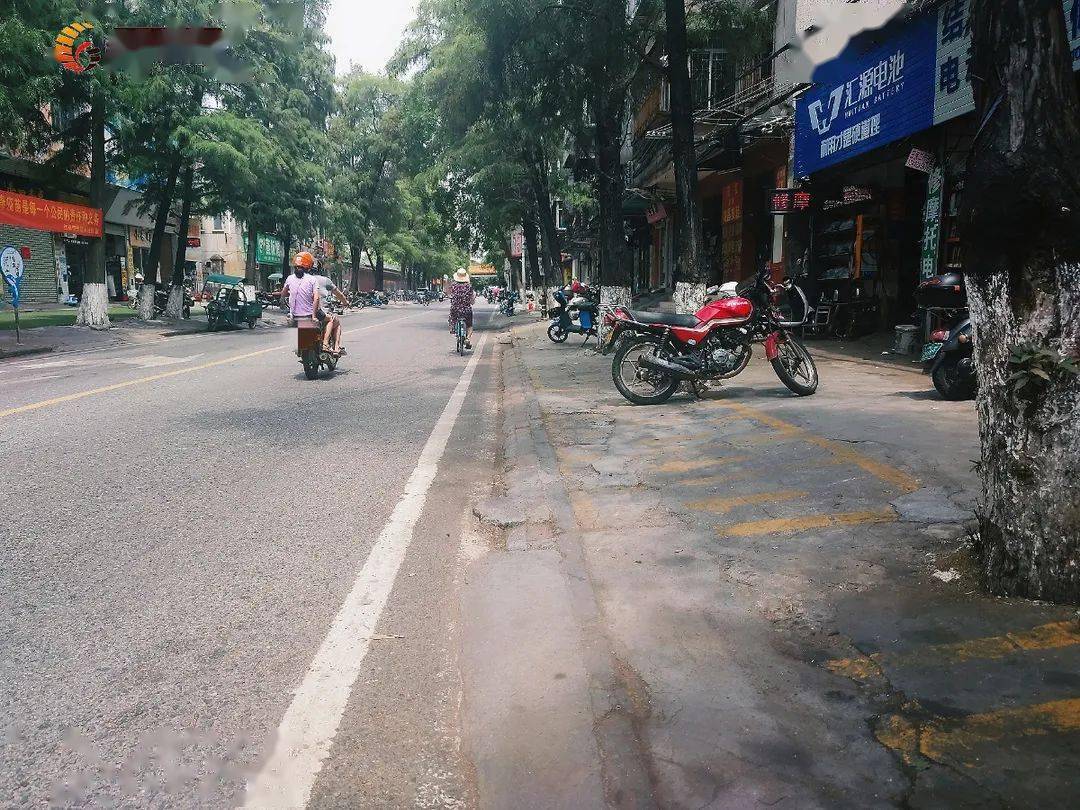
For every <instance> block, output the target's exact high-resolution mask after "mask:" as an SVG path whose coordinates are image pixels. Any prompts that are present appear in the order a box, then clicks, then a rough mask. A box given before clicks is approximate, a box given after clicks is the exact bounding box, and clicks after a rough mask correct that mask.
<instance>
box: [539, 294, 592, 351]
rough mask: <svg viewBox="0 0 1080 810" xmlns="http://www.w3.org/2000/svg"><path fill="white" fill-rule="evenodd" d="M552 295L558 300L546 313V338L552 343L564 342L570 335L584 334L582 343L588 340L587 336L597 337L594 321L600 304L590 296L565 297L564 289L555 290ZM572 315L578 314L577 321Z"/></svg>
mask: <svg viewBox="0 0 1080 810" xmlns="http://www.w3.org/2000/svg"><path fill="white" fill-rule="evenodd" d="M552 297H553V298H554V299H555V300H556V301H558V302H559V305H558V306H557V307H554V308H553V309H552V310H551V311H550V312H548V315H550V316H551V319H552V320H551V326H549V327H548V339H549V340H551V342H552V343H565V342H566V339H567V338H568V337H570V335H585V340H584V342H583V343H582V345H584V344H585V343H588V342H589V338H591V337H592V338H597V339H598V340H599V333H598V332H597V329H596V322H597V319H598V316H599V315H600V305H599V304H597V303H596V301H595V300H593V298H591V297H585V296H578V297H576V298H574V299H569V298H567V295H566V291H565V290H557V291H556V292H554V293H552ZM574 315H577V316H578V320H577V322H575V321H574Z"/></svg>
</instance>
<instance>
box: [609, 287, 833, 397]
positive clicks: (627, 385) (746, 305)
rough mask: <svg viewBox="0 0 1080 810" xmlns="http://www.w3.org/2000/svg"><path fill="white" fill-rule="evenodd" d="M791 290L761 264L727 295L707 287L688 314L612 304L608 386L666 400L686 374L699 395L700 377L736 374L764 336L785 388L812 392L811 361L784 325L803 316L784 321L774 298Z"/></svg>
mask: <svg viewBox="0 0 1080 810" xmlns="http://www.w3.org/2000/svg"><path fill="white" fill-rule="evenodd" d="M792 292H794V293H795V294H797V295H798V296H800V297H801V298H802V299H803V301H804V302H805V300H806V296H805V295H804V294H803V292H802V290H801V289H799V287H797V286H796V285H795V284H794V283H793V282H791V281H790V280H785V281H784V283H783V284H773V283H771V282H770V281H769V268H768V267H767V266H766V267H765V268H763V269H762V271H761V272H760V273H759V274H758V275H757V277H756V278H755V279H754V280H753V281H750V282H748V283H745V284H742V285H740V286H739V288H738V293H739V294H738V295H736V296H734V297H720V289H719V288H715V287H714V288H712V289H711V290H709V298H710V300H708V301H707V302H706V304H705V306H704V307H702V308H701V309H700V310H699V311H698V312H697V313H695V314H694V315H674V314H669V313H666V312H639V311H635V310H629V309H626V308H624V307H616V308H615V310H614V311H613V313H612V315H611V323H610V326H611V330H610V333H609V335H608V336H607V340H608V342H609V345H614V344H615V343H616V342H618V349H617V350H616V351H615V356H614V357H613V358H612V363H611V376H612V379H613V380H614V382H615V387H616V388H618V389H619V393H621V394H622V395H623V396H624V397H625V398H626V399H627V400H629V401H630V402H632V403H634V404H635V405H659V404H660V403H662V402H666V401H667V400H668V399H670V398H671V396H672V395H673V394H674V393H675V392H676V391H677V390H678V389H679V386H680V385H681V384H682V383H686V382H689V383H691V384H692V385H693V388H694V391H695V392H696V393H697V394H699V395H700V394H701V390H702V386H703V385H705V384H706V383H708V382H711V381H715V380H727V379H731V378H732V377H735V376H738V375H739V374H741V373H742V372H743V371H744V370H745V369H746V367H747V365H749V363H750V358H751V356H752V354H753V347H752V344H754V343H756V342H763V343H764V344H765V354H766V356H767V357H768V358H769V361H770V362H771V363H772V367H773V370H774V371H775V372H776V376H777V377H779V378H780V381H781V382H782V383H783V384H784V385H785V386H787V388H788V389H789V390H791V391H792V392H793V393H795V394H798V395H799V396H810V395H812V394H814V393H816V392H817V388H818V371H817V366H816V364H815V363H814V359H813V358H812V357H811V356H810V353H809V352H808V351H807V350H806V347H805V346H803V345H802V343H800V342H799V341H798V340H796V339H795V338H794V337H793V336H792V335H791V332H790V330H792V329H795V328H797V327H799V326H802V325H803V322H793V321H785V320H784V319H783V316H782V314H781V312H780V304H781V299H786V297H787V295H788V294H789V293H792ZM804 311H805V312H809V306H806V307H805V309H804Z"/></svg>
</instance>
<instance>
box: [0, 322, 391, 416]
mask: <svg viewBox="0 0 1080 810" xmlns="http://www.w3.org/2000/svg"><path fill="white" fill-rule="evenodd" d="M405 320H409V318H397V319H396V320H393V321H386V322H384V323H377V324H371V325H370V326H365V327H364V328H363V329H353V330H352V331H351V332H346V333H345V334H355V333H357V332H364V331H367V330H368V329H377V328H380V327H383V326H387V325H389V324H391V323H397V322H398V321H405ZM287 348H288V347H287V346H272V347H270V348H269V349H259V350H258V351H255V352H248V353H247V354H238V355H234V356H233V357H226V358H225V359H223V360H214V361H213V362H211V363H203V364H202V365H199V366H192V367H191V368H181V369H176V370H175V371H164V372H162V373H160V374H151V375H150V376H149V377H139V378H137V379H134V380H127V381H125V382H121V383H115V384H113V385H105V386H102V387H101V388H91V389H89V390H86V391H77V392H76V393H74V394H65V395H64V396H62V397H53V398H52V399H44V400H41V401H40V402H31V403H30V404H29V405H20V406H19V407H17V408H9V409H8V410H6V411H0V419H6V418H7V417H9V416H16V415H17V414H20V413H29V412H31V411H37V410H41V409H42V408H48V407H50V406H52V405H62V404H64V403H65V402H75V401H77V400H80V399H86V398H87V397H93V396H97V395H99V394H108V393H111V392H113V391H121V390H123V389H124V388H132V387H133V386H136V385H145V384H146V383H152V382H158V381H160V380H167V379H169V378H170V377H179V376H181V375H184V374H194V373H195V372H196V371H205V370H206V369H208V368H216V367H217V366H226V365H228V364H229V363H239V362H240V361H241V360H250V359H251V358H252V357H261V356H262V355H264V354H270V353H271V352H280V351H283V350H285V349H287Z"/></svg>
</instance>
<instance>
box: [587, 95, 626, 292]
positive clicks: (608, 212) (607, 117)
mask: <svg viewBox="0 0 1080 810" xmlns="http://www.w3.org/2000/svg"><path fill="white" fill-rule="evenodd" d="M625 98H626V94H625V92H624V91H623V89H622V88H619V89H618V90H616V91H614V92H612V93H611V94H610V95H608V94H606V93H600V94H598V98H597V100H596V104H595V118H596V163H597V179H596V185H597V189H596V190H597V195H596V198H597V202H598V204H599V209H600V210H599V219H600V278H599V283H600V288H601V292H602V291H603V287H604V286H605V285H609V284H610V285H611V286H613V287H623V288H627V289H629V287H630V270H629V266H628V265H627V262H626V232H625V229H624V227H623V213H622V206H623V196H624V195H625V193H626V183H625V179H624V177H623V169H622V145H623V143H622V141H623V126H622V124H623V120H622V119H623V111H624V106H625Z"/></svg>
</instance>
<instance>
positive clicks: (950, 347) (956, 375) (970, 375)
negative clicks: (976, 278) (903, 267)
mask: <svg viewBox="0 0 1080 810" xmlns="http://www.w3.org/2000/svg"><path fill="white" fill-rule="evenodd" d="M917 300H918V304H919V306H920V307H922V308H924V309H927V310H933V311H937V312H941V313H943V314H945V315H946V317H947V318H949V319H951V320H952V325H951V326H950V327H949V328H947V329H940V330H938V331H936V332H934V333H933V334H932V335H930V340H929V342H927V343H926V345H925V346H923V354H922V360H923V363H924V364H925V367H926V370H927V372H928V373H929V374H930V376H931V378H932V379H933V381H934V387H935V388H936V389H937V390H938V393H940V394H941V396H942V397H944V398H945V399H948V400H953V401H959V400H965V399H974V398H975V394H976V393H977V392H978V390H979V378H978V376H977V375H976V372H975V358H974V354H975V351H974V349H975V347H974V344H973V339H974V330H973V329H972V325H971V318H970V317H969V316H968V309H967V289H966V287H965V285H964V277H963V275H961V274H960V273H944V274H943V275H940V276H934V277H933V278H931V279H928V280H926V281H924V282H923V283H922V284H920V285H919V290H918V293H917Z"/></svg>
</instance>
